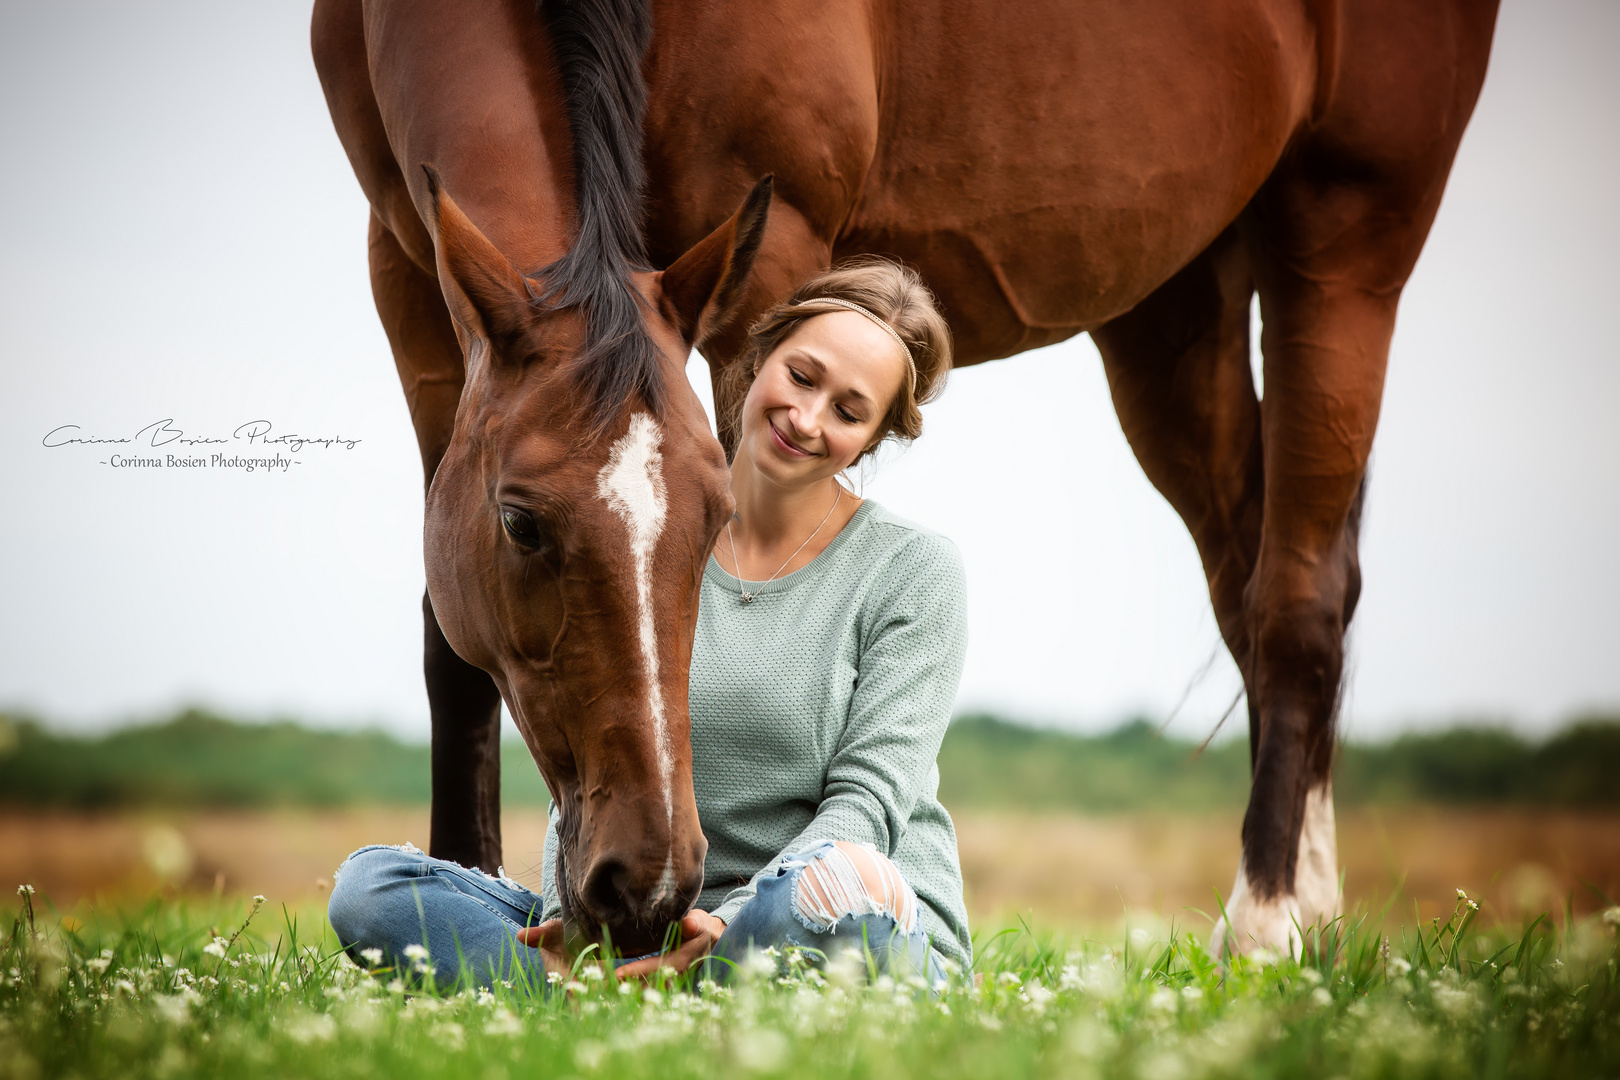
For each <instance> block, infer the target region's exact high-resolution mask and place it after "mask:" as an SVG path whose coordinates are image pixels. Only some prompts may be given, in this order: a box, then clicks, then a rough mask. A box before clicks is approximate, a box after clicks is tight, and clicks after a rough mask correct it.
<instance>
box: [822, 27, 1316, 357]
mask: <svg viewBox="0 0 1620 1080" xmlns="http://www.w3.org/2000/svg"><path fill="white" fill-rule="evenodd" d="M1313 48H1314V44H1313V36H1312V31H1311V30H1310V27H1309V25H1308V23H1307V21H1306V20H1305V18H1304V14H1303V12H1302V11H1301V10H1300V9H1299V8H1298V6H1297V5H1295V4H1292V3H1284V2H1281V0H1279V2H1275V3H1272V2H1265V0H1255V2H1252V3H1224V4H1216V5H1207V4H1202V3H1193V2H1186V0H1150V2H1145V3H1133V4H1116V3H1111V2H1108V0H1085V2H1082V3H1074V2H1073V0H1043V2H1036V3H1030V4H1026V5H1003V4H988V3H980V4H974V5H970V6H962V7H957V8H955V9H954V10H953V11H952V12H951V13H950V17H949V18H948V19H947V18H945V17H944V14H943V13H939V17H938V18H935V19H921V20H919V21H918V24H917V25H916V26H913V27H908V43H907V45H906V47H905V48H902V49H898V50H897V51H896V54H895V57H894V59H893V61H892V63H893V65H894V71H893V72H892V74H890V75H887V76H886V77H885V79H884V80H883V83H884V85H885V86H888V87H891V88H892V91H891V92H889V93H887V94H886V95H884V96H883V97H882V98H881V120H880V132H881V134H880V137H879V139H878V140H877V149H876V154H875V156H874V159H873V162H872V166H871V168H870V170H869V171H868V173H867V176H866V181H865V184H864V186H863V188H862V191H861V195H860V198H859V201H858V202H857V204H856V206H855V207H854V210H853V212H852V213H851V214H850V216H849V218H848V220H847V222H846V224H845V226H844V228H843V229H842V231H841V232H840V234H839V236H838V238H837V240H836V243H835V254H844V253H853V252H858V251H874V252H884V253H888V254H893V255H897V256H899V257H901V258H903V259H906V260H907V261H908V262H911V263H913V264H914V265H916V266H917V267H918V268H919V269H920V270H921V271H922V272H923V274H924V275H925V277H926V278H927V279H928V281H929V282H930V284H931V285H933V287H934V288H935V290H936V291H937V292H938V293H939V295H940V298H941V300H942V301H943V302H944V304H945V306H946V309H947V311H948V312H949V313H950V315H951V317H952V321H953V325H954V326H955V327H956V329H957V334H958V337H959V342H960V346H959V354H960V362H963V363H974V362H977V361H979V360H985V359H991V358H994V357H999V356H1007V355H1011V354H1012V353H1015V352H1019V351H1022V350H1024V349H1028V348H1033V347H1036V346H1039V345H1044V344H1048V343H1050V342H1052V341H1057V340H1061V339H1062V338H1064V337H1068V336H1070V335H1072V334H1075V333H1078V332H1080V331H1083V330H1087V329H1090V328H1091V327H1094V326H1097V325H1100V324H1102V323H1104V322H1106V321H1108V320H1109V319H1111V318H1114V317H1115V316H1117V315H1119V314H1122V313H1123V312H1125V311H1128V310H1130V309H1131V308H1132V307H1134V306H1135V305H1136V304H1137V303H1138V302H1140V301H1141V299H1142V298H1143V297H1145V296H1146V295H1148V293H1150V292H1152V291H1153V290H1154V289H1155V288H1157V287H1158V286H1159V285H1160V284H1162V283H1163V282H1164V281H1165V280H1166V279H1168V278H1169V277H1170V276H1171V275H1172V274H1174V273H1175V272H1176V271H1177V270H1179V269H1180V268H1181V267H1182V266H1184V265H1186V264H1187V263H1188V262H1189V261H1191V260H1192V259H1193V258H1194V257H1195V256H1196V255H1197V254H1198V253H1199V252H1201V251H1202V250H1203V249H1204V248H1205V247H1207V246H1208V245H1209V243H1210V242H1211V241H1212V240H1213V239H1214V238H1215V237H1216V236H1217V235H1218V234H1219V233H1220V232H1221V230H1222V229H1224V228H1225V227H1226V226H1227V225H1228V224H1229V223H1230V222H1231V221H1232V220H1233V219H1234V218H1235V217H1236V216H1237V215H1238V213H1239V212H1240V211H1241V210H1242V209H1243V207H1244V206H1245V205H1246V204H1247V203H1248V202H1249V200H1250V199H1251V198H1252V197H1253V195H1254V193H1255V192H1256V191H1257V190H1258V189H1259V187H1260V185H1261V184H1262V183H1263V182H1264V180H1265V178H1266V176H1267V175H1268V174H1269V173H1270V172H1271V170H1272V168H1273V167H1274V166H1275V164H1276V162H1277V160H1278V158H1279V157H1280V156H1281V154H1282V152H1283V149H1284V147H1285V146H1286V145H1287V142H1288V139H1289V137H1290V135H1291V134H1292V132H1293V130H1294V129H1295V128H1296V126H1297V125H1298V124H1299V122H1300V121H1301V119H1303V118H1304V116H1305V115H1307V114H1308V112H1309V109H1310V104H1311V90H1312V85H1313V78H1314V70H1315V56H1314V53H1313V51H1312V50H1313Z"/></svg>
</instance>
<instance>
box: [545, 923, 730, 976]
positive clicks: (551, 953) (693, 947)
mask: <svg viewBox="0 0 1620 1080" xmlns="http://www.w3.org/2000/svg"><path fill="white" fill-rule="evenodd" d="M725 930H726V924H725V923H724V922H722V921H720V920H719V919H717V918H715V917H714V916H713V915H710V914H709V913H708V912H707V911H691V912H688V913H687V914H686V916H685V917H684V918H682V919H681V945H680V947H679V948H677V949H676V950H675V951H674V952H672V953H665V954H664V955H662V956H649V957H647V958H646V959H644V960H636V961H634V962H633V963H629V964H625V965H624V966H623V967H621V968H619V969H618V970H617V971H615V972H614V974H615V975H617V976H618V977H619V978H621V979H641V978H646V977H648V976H650V975H652V974H653V973H654V972H655V971H657V970H658V969H659V968H669V969H671V970H673V971H676V972H681V971H685V970H686V969H687V968H689V967H691V966H692V965H693V964H694V963H696V962H697V961H699V960H701V959H702V958H703V957H705V956H707V955H708V954H709V951H710V950H711V949H713V948H714V944H715V942H717V941H719V940H720V935H721V934H723V933H725ZM517 939H518V940H519V941H520V942H522V943H523V944H525V945H527V946H529V947H530V948H538V949H539V950H540V952H541V955H542V956H543V957H544V959H545V962H546V966H547V967H548V968H549V969H551V970H555V971H561V972H563V973H564V974H566V973H567V971H568V966H567V957H566V955H565V952H564V948H563V924H562V920H561V919H547V920H546V921H545V922H543V923H541V924H540V925H539V926H529V927H525V928H524V929H522V930H519V931H518V934H517Z"/></svg>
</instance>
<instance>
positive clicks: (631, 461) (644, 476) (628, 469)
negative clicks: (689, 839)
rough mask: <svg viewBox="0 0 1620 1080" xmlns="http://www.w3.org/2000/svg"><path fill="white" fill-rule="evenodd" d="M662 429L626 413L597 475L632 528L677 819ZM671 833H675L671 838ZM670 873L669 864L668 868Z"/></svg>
mask: <svg viewBox="0 0 1620 1080" xmlns="http://www.w3.org/2000/svg"><path fill="white" fill-rule="evenodd" d="M663 439H664V433H663V432H662V431H660V430H659V428H658V425H657V424H655V423H654V422H653V419H652V417H650V416H648V415H647V414H646V413H637V414H636V415H635V416H633V417H631V418H630V430H629V431H627V432H625V433H624V435H623V436H622V437H620V439H619V441H618V442H616V443H614V444H613V448H612V449H611V450H610V451H609V452H608V461H607V464H606V465H604V466H602V471H601V472H600V473H598V474H597V476H596V493H597V495H598V496H600V497H601V498H602V500H603V501H605V502H606V503H607V504H608V507H609V509H611V510H612V511H613V512H614V513H615V514H617V515H618V516H619V518H620V520H622V521H623V522H624V524H625V526H626V528H628V529H629V531H630V555H631V559H632V561H633V562H634V564H635V575H636V623H637V631H638V637H639V639H640V643H641V662H642V667H643V668H644V669H645V671H646V673H647V711H648V713H649V715H650V717H651V719H652V727H653V746H654V750H655V753H656V754H657V755H658V778H659V782H660V783H661V784H662V786H663V791H664V816H665V818H666V819H667V820H669V821H670V822H673V821H674V819H675V803H674V797H673V795H672V788H671V785H672V783H673V778H674V775H673V774H674V769H675V766H674V759H673V755H672V754H671V752H670V746H669V733H668V731H667V729H666V727H665V723H664V691H663V688H662V686H660V684H659V681H658V631H657V625H656V623H655V622H654V620H653V602H652V557H653V551H654V550H655V549H656V548H657V547H658V537H659V534H661V533H662V532H663V531H664V514H665V512H666V511H667V510H668V509H669V497H668V494H667V491H666V489H665V487H664V455H663V454H661V453H659V450H658V447H659V445H660V444H661V443H662V442H663ZM671 839H673V837H672V838H671ZM669 876H670V877H671V878H672V879H673V876H674V874H673V864H672V863H671V869H670V870H669Z"/></svg>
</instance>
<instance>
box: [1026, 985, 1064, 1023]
mask: <svg viewBox="0 0 1620 1080" xmlns="http://www.w3.org/2000/svg"><path fill="white" fill-rule="evenodd" d="M1022 997H1023V1001H1024V1004H1026V1005H1028V1006H1029V1011H1030V1012H1032V1013H1034V1014H1035V1015H1036V1016H1040V1015H1042V1014H1043V1013H1045V1012H1046V1006H1047V1005H1048V1004H1049V1003H1050V1002H1051V1000H1052V999H1053V998H1055V997H1057V994H1056V993H1054V992H1053V991H1051V990H1048V989H1047V988H1046V987H1045V986H1043V985H1042V984H1041V980H1039V979H1031V980H1030V981H1029V986H1028V987H1027V988H1026V989H1025V990H1024V993H1023V995H1022Z"/></svg>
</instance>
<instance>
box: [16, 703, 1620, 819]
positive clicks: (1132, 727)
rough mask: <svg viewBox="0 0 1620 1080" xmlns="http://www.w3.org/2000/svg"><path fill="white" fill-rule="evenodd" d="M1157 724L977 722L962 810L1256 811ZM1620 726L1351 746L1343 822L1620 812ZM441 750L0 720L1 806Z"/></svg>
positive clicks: (953, 734) (1212, 752)
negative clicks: (1109, 727) (1438, 812)
mask: <svg viewBox="0 0 1620 1080" xmlns="http://www.w3.org/2000/svg"><path fill="white" fill-rule="evenodd" d="M1196 751H1197V747H1196V746H1195V745H1194V744H1193V743H1190V742H1187V741H1184V740H1180V739H1173V738H1164V737H1161V736H1159V735H1158V734H1157V733H1156V731H1155V729H1154V727H1153V726H1152V725H1151V724H1148V723H1147V722H1145V721H1135V722H1132V723H1130V724H1126V725H1125V726H1123V727H1121V728H1119V729H1118V730H1116V731H1113V732H1110V733H1108V734H1105V735H1095V736H1079V735H1071V734H1067V733H1064V732H1058V731H1050V730H1041V729H1036V728H1031V727H1025V726H1021V725H1018V724H1010V723H1006V722H1005V721H1002V720H998V719H996V718H994V717H988V716H965V717H961V718H959V719H958V720H957V721H956V722H955V723H953V724H952V725H951V728H950V731H949V732H948V733H947V735H946V737H945V744H944V747H943V748H942V749H941V751H940V755H939V769H940V798H941V800H942V801H943V802H944V803H945V805H946V806H947V807H949V808H950V809H952V810H992V809H994V810H1000V809H1015V810H1032V811H1047V810H1064V811H1078V812H1082V813H1099V812H1102V813H1108V812H1124V811H1132V810H1143V809H1151V810H1162V811H1199V810H1207V809H1216V808H1236V807H1241V806H1242V805H1243V804H1244V801H1245V800H1246V799H1247V797H1248V790H1249V761H1248V747H1247V745H1246V743H1245V742H1244V741H1243V740H1241V739H1236V740H1231V739H1229V740H1227V741H1225V742H1221V743H1217V744H1215V745H1214V746H1211V747H1210V748H1209V749H1207V750H1206V751H1204V752H1203V753H1202V754H1199V753H1197V752H1196ZM502 766H503V768H502V778H501V789H502V801H503V802H504V803H505V804H506V805H507V806H512V807H520V806H541V807H543V806H546V805H547V794H546V788H545V784H544V783H543V782H542V781H541V780H540V774H539V771H538V770H537V769H536V768H535V767H534V762H533V761H532V760H531V759H530V757H529V754H528V751H527V750H526V749H525V748H524V747H523V746H522V745H521V744H519V743H508V744H506V745H504V746H503V747H502ZM1617 775H1620V719H1615V718H1612V717H1611V718H1607V719H1604V718H1597V717H1594V718H1588V719H1585V720H1577V721H1576V722H1574V723H1572V724H1571V725H1569V726H1568V727H1566V728H1565V729H1564V730H1562V731H1560V732H1558V733H1557V734H1555V735H1553V736H1552V737H1551V738H1549V739H1547V740H1545V741H1542V742H1530V741H1527V740H1525V739H1524V738H1522V737H1520V736H1518V735H1515V734H1513V733H1511V732H1509V731H1507V730H1505V729H1502V728H1491V727H1459V728H1454V729H1452V730H1448V731H1442V732H1438V733H1431V734H1418V735H1406V736H1402V737H1401V738H1399V739H1396V740H1394V741H1392V742H1388V743H1378V744H1367V743H1349V744H1346V745H1345V746H1343V747H1342V748H1341V749H1340V753H1339V761H1338V764H1337V766H1336V769H1335V776H1334V792H1335V801H1336V802H1337V804H1338V805H1339V806H1340V807H1350V806H1356V805H1359V804H1364V803H1382V804H1399V803H1417V802H1427V803H1453V804H1474V805H1479V804H1502V803H1515V804H1536V805H1545V806H1567V807H1581V808H1588V809H1590V808H1615V807H1620V784H1616V783H1614V779H1613V778H1614V777H1615V776H1617ZM428 795H429V760H428V749H427V747H425V746H421V745H413V744H408V743H402V742H400V741H399V740H397V739H395V738H393V737H391V736H389V735H387V734H384V733H382V732H376V731H370V732H334V731H312V730H310V729H308V728H305V727H302V726H300V725H298V724H295V723H292V722H280V723H274V724H237V723H232V722H231V721H228V720H226V719H223V718H221V717H218V716H213V715H210V714H208V713H205V712H200V711H197V710H189V711H187V712H184V713H181V714H180V715H178V716H176V717H175V718H173V719H171V720H169V721H166V722H164V723H161V724H151V725H146V726H141V727H132V728H125V729H123V730H121V731H116V732H113V733H112V734H109V735H105V736H101V737H96V738H75V737H71V736H65V735H59V734H55V733H53V732H51V731H49V730H48V729H47V728H45V727H43V726H42V725H40V724H38V723H36V722H33V721H29V720H26V719H24V718H20V717H7V716H5V715H0V803H7V804H11V805H24V806H35V807H60V808H75V809H95V808H108V807H128V806H165V807H192V806H229V807H257V806H273V805H282V806H285V805H300V806H326V807H329V806H341V805H356V804H394V805H400V804H422V803H426V802H427V800H428Z"/></svg>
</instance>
